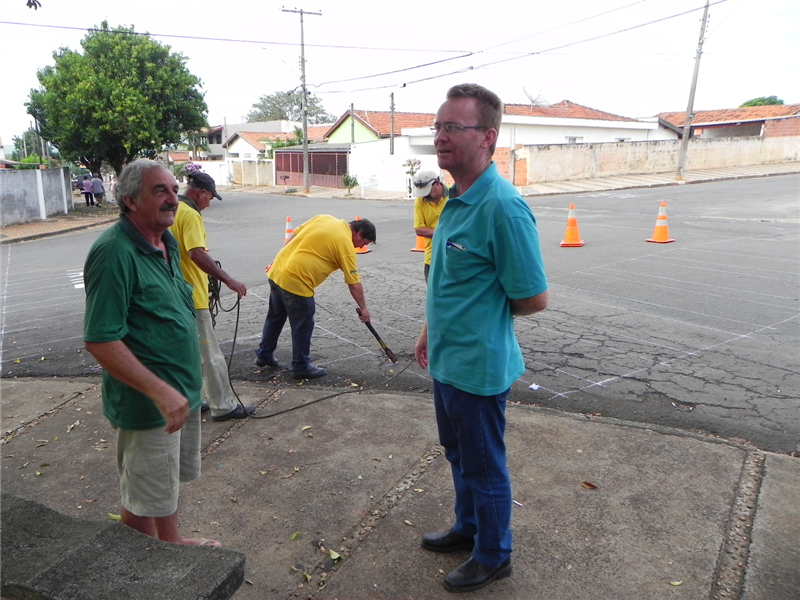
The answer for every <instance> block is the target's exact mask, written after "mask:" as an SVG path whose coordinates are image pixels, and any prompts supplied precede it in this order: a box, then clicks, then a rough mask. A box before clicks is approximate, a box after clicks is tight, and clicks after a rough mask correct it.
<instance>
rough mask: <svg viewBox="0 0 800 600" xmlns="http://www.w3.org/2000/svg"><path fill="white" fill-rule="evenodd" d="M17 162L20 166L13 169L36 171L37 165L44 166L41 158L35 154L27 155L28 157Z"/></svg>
mask: <svg viewBox="0 0 800 600" xmlns="http://www.w3.org/2000/svg"><path fill="white" fill-rule="evenodd" d="M19 162H21V163H22V164H21V165H17V166H15V167H14V168H15V169H38V168H39V165H41V164H44V161H43V160H42V157H41V156H39V155H38V154H37V153H36V152H31V153H30V154H28V156H26V157H25V158H23V159H22V160H20V161H19Z"/></svg>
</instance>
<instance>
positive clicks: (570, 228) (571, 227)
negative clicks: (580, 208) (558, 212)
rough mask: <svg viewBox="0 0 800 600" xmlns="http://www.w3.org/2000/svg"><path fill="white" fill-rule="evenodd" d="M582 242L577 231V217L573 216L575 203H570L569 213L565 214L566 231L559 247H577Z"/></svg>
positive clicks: (581, 244)
mask: <svg viewBox="0 0 800 600" xmlns="http://www.w3.org/2000/svg"><path fill="white" fill-rule="evenodd" d="M583 244H584V241H583V240H582V239H581V234H580V233H578V219H576V218H575V205H574V204H572V203H570V205H569V214H568V215H567V232H566V233H565V234H564V239H563V241H562V242H561V247H562V248H579V247H581V246H583Z"/></svg>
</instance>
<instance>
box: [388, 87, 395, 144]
mask: <svg viewBox="0 0 800 600" xmlns="http://www.w3.org/2000/svg"><path fill="white" fill-rule="evenodd" d="M389 111H390V113H389V114H390V115H391V120H390V125H389V156H394V92H392V93H391V94H389Z"/></svg>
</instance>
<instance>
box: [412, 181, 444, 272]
mask: <svg viewBox="0 0 800 600" xmlns="http://www.w3.org/2000/svg"><path fill="white" fill-rule="evenodd" d="M446 202H447V197H446V196H445V197H444V198H442V199H441V200H439V204H434V203H433V202H429V201H427V200H425V199H423V198H417V199H416V200H415V201H414V229H418V228H420V227H430V228H431V229H436V225H437V224H438V223H439V216H440V215H441V214H442V209H443V208H444V205H445V203H446ZM432 241H433V240H432V238H425V264H426V265H429V264H431V242H432Z"/></svg>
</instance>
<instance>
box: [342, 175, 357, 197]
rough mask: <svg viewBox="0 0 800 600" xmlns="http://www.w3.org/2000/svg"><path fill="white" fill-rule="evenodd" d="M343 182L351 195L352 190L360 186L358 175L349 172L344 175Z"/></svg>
mask: <svg viewBox="0 0 800 600" xmlns="http://www.w3.org/2000/svg"><path fill="white" fill-rule="evenodd" d="M342 184H343V185H344V187H346V188H347V194H348V195H350V191H351V190H352V189H353V188H354V187H358V177H356V176H355V175H349V174H345V175H342Z"/></svg>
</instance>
